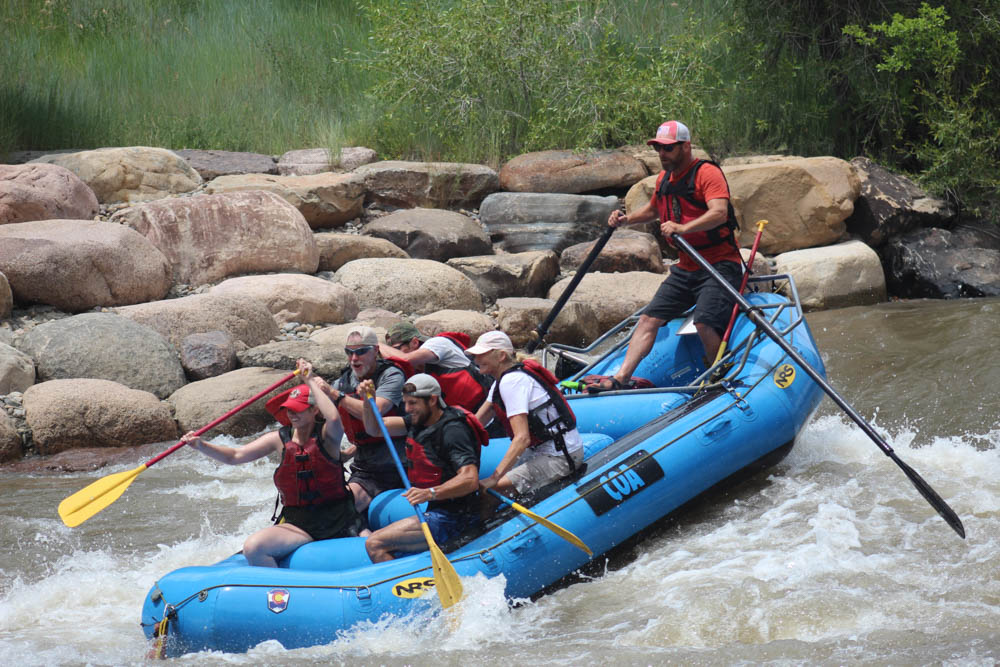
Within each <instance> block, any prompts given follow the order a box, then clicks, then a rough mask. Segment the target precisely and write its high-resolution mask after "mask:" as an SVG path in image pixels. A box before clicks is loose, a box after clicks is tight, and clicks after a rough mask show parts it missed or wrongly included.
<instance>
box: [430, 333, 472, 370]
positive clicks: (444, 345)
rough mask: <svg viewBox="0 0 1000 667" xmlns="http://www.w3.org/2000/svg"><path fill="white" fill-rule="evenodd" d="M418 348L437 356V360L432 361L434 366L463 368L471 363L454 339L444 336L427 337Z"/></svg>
mask: <svg viewBox="0 0 1000 667" xmlns="http://www.w3.org/2000/svg"><path fill="white" fill-rule="evenodd" d="M420 348H421V349H423V350H430V351H431V352H433V353H434V356H436V357H437V358H438V360H437V361H435V362H433V364H434V365H435V366H441V367H442V368H465V367H466V366H468V365H469V364H471V363H472V361H470V360H469V358H468V357H467V356H465V352H463V351H462V348H460V347H459V346H458V344H457V343H455V341H453V340H451V339H449V338H445V337H444V336H434V337H433V338H428V339H427V340H426V341H424V343H423V344H422V345H421V346H420Z"/></svg>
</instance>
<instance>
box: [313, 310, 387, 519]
mask: <svg viewBox="0 0 1000 667" xmlns="http://www.w3.org/2000/svg"><path fill="white" fill-rule="evenodd" d="M344 351H345V352H346V353H347V359H348V361H349V362H350V365H349V366H348V367H347V368H346V369H344V372H343V374H342V375H341V376H340V378H338V379H337V381H336V382H334V383H333V388H332V389H331V392H330V395H331V397H332V398H333V403H334V405H336V406H337V409H338V410H339V411H340V417H341V419H342V420H343V424H344V431H345V433H346V434H347V439H348V440H350V441H351V444H352V445H354V446H355V452H354V461H353V462H352V464H351V478H350V479H349V480H347V483H348V486H349V487H350V489H351V492H352V493H353V494H354V504H355V506H356V507H357V509H358V511H359V512H362V513H364V511H365V510H367V509H368V505H369V504H371V501H372V499H373V498H375V496H377V495H378V494H380V493H382V492H383V491H388V490H389V489H398V488H400V487H401V486H403V480H401V479H400V478H399V472H398V471H397V470H396V464H395V463H394V462H393V460H392V457H391V456H389V452H387V451H386V449H385V443H384V442H382V434H381V433H377V434H375V435H369V434H368V433H366V432H365V425H364V422H362V421H361V418H362V415H363V414H364V406H365V404H366V403H367V402H368V401H367V400H365V395H364V394H359V393H358V383H359V382H361V381H362V380H372V381H373V382H374V384H375V392H374V393H375V403H376V404H377V405H378V409H379V411H380V412H381V413H382V414H383V415H398V414H399V404H400V403H401V402H402V399H403V382H404V381H405V376H404V375H403V371H402V370H400V369H399V368H398V367H397V366H395V365H394V364H392V363H390V362H389V361H386V360H384V359H382V358H381V357H380V356H379V351H378V335H377V334H376V333H375V330H374V329H372V328H371V327H366V326H357V327H354V328H353V329H351V330H350V331H349V332H348V333H347V346H346V347H345V348H344ZM403 442H404V441H403V439H402V438H400V439H398V440H396V439H394V440H393V444H394V445H395V447H396V451H397V452H398V453H399V454H400V456H402V455H403ZM364 516H367V515H366V514H365V515H363V518H364ZM366 523H367V522H366Z"/></svg>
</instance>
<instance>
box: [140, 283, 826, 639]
mask: <svg viewBox="0 0 1000 667" xmlns="http://www.w3.org/2000/svg"><path fill="white" fill-rule="evenodd" d="M778 278H781V279H788V277H787V276H767V277H765V278H762V279H761V280H773V279H778ZM789 286H790V292H791V294H792V295H793V296H792V298H790V299H786V298H784V297H780V296H777V295H774V294H767V293H759V294H752V295H750V296H748V300H749V301H750V302H751V303H752V304H753V305H754V306H755V307H756V309H757V312H759V313H763V314H766V317H767V319H768V321H769V322H770V323H771V325H772V327H773V328H774V329H775V330H777V331H778V332H779V333H780V335H781V337H782V338H783V339H784V340H785V341H787V342H788V343H789V344H790V345H792V346H794V349H795V351H797V352H798V353H799V355H800V356H801V358H802V359H803V360H805V361H806V362H807V363H809V364H810V365H812V367H813V368H814V369H817V371H818V372H819V373H823V372H824V370H823V363H822V360H821V359H820V356H819V353H818V351H817V350H816V347H815V344H814V342H813V339H812V336H811V334H810V332H809V330H808V326H807V325H806V323H805V321H804V319H803V317H802V312H801V309H800V307H799V305H798V299H797V297H796V296H795V289H794V283H792V282H791V281H790V279H789ZM632 321H634V316H633V318H630V320H626V322H623V323H622V324H620V325H619V326H618V327H616V328H615V329H613V330H612V331H610V332H608V333H607V334H605V335H604V336H602V338H601V339H600V340H598V341H597V342H595V344H594V345H592V346H591V347H590V348H586V349H574V348H568V347H566V346H555V345H553V346H549V348H547V349H546V355H551V354H552V353H555V354H556V355H557V357H558V360H557V364H556V365H557V368H559V369H562V370H563V371H566V369H567V368H568V367H572V369H573V373H572V374H571V377H570V378H569V379H570V380H572V379H574V378H579V377H582V376H583V375H585V374H591V373H593V374H602V375H608V374H611V373H613V372H614V370H616V369H617V367H618V366H619V365H620V363H621V361H622V359H623V358H624V352H625V344H626V343H627V335H626V334H627V331H626V330H627V328H628V326H629V324H630V323H631V322H632ZM683 325H684V322H683V321H682V320H676V321H673V322H670V323H668V325H667V326H665V327H663V328H662V329H661V330H660V332H659V334H658V336H657V339H656V343H655V345H654V348H653V351H652V353H651V354H650V355H649V356H648V357H647V358H646V359H645V360H644V361H643V362H642V364H641V365H640V366H639V368H638V370H637V371H636V376H639V377H644V378H648V379H650V380H652V381H653V383H654V384H655V385H656V388H654V389H645V390H638V391H619V392H605V393H602V394H597V395H583V394H576V395H572V396H570V397H569V400H570V402H571V405H572V407H573V410H574V411H575V413H576V415H577V420H578V428H579V430H580V432H581V434H583V437H584V440H585V445H586V459H585V464H586V465H585V467H584V469H583V473H582V474H581V475H579V476H577V477H575V478H573V479H566V480H562V481H561V482H559V483H556V484H554V485H551V486H550V487H548V488H546V489H543V490H542V491H541V492H539V493H538V494H537V495H536V497H534V498H531V499H527V500H524V501H523V502H522V504H524V505H525V506H527V507H529V508H530V509H531V511H533V512H534V513H536V514H538V515H541V516H542V517H545V518H547V519H549V520H550V521H552V522H554V523H556V524H558V525H559V526H562V527H563V528H565V529H567V530H569V531H570V532H572V533H574V534H575V535H576V536H578V537H579V538H581V539H582V540H583V541H584V542H585V543H586V544H587V545H588V546H589V548H590V549H591V550H592V551H593V553H594V558H597V557H599V556H600V554H603V553H605V552H607V551H608V550H609V549H612V548H613V547H615V546H616V545H617V544H619V543H621V542H623V541H624V540H626V539H628V538H630V537H632V536H634V535H636V534H637V533H639V532H640V531H642V530H643V529H644V528H646V527H647V526H649V525H650V524H652V523H654V522H656V521H658V520H660V519H662V518H663V517H666V516H667V515H669V514H670V513H671V512H673V511H675V510H677V509H678V508H680V507H681V506H683V505H685V504H686V503H688V502H690V501H692V500H693V499H695V498H696V497H698V496H699V495H701V494H703V493H705V492H706V491H708V490H710V489H713V488H714V487H719V486H721V485H725V484H727V483H731V482H732V481H733V480H736V479H738V478H740V477H742V476H744V475H747V474H750V473H752V472H754V471H756V470H759V469H762V468H764V467H767V466H769V465H773V464H774V463H776V462H777V461H779V460H781V458H782V457H783V456H785V454H787V453H788V451H789V450H790V449H791V447H792V444H793V442H794V440H795V437H796V435H797V434H798V433H799V431H800V430H801V429H802V427H803V426H804V424H805V423H806V421H807V419H808V417H809V416H810V414H811V413H812V412H813V410H814V409H815V408H816V406H817V404H818V403H819V401H820V398H821V397H822V392H821V390H820V388H819V387H818V386H817V385H816V383H815V382H813V381H812V380H811V379H810V378H809V377H808V376H807V375H806V373H805V372H802V370H801V368H800V367H799V366H798V365H797V364H796V363H795V362H794V361H793V360H792V359H791V358H790V357H789V356H788V354H787V353H786V352H785V351H784V350H783V349H782V348H781V347H780V346H779V345H777V344H776V343H775V342H774V341H773V340H771V339H770V338H768V337H767V336H765V335H763V334H762V332H761V331H760V330H759V328H758V327H755V326H754V324H752V323H751V322H750V321H749V320H748V319H747V318H746V317H745V316H743V315H741V316H740V317H739V318H738V319H737V322H736V327H735V329H734V332H733V336H732V339H731V345H730V348H729V352H728V353H727V355H726V357H725V358H724V359H723V360H722V361H723V362H725V364H727V365H724V366H721V367H720V368H714V369H706V368H705V365H704V363H703V362H702V354H703V351H702V347H701V344H700V342H699V340H698V337H697V335H686V334H685V327H684V326H683ZM608 348H610V349H608ZM600 349H606V350H607V351H606V352H604V353H603V354H597V353H595V350H600ZM713 371H714V373H713ZM720 373H721V375H723V376H724V379H722V380H721V381H718V380H716V381H710V378H711V377H713V376H714V377H715V378H718V377H719V375H720ZM507 442H508V441H506V440H494V441H492V442H491V444H490V446H489V447H486V448H484V449H483V462H482V466H481V470H480V475H481V476H482V477H485V476H487V475H489V474H490V473H491V472H492V470H493V469H494V468H495V466H496V465H497V463H498V462H499V460H500V458H501V456H502V455H503V453H504V450H505V448H506V444H507ZM405 516H412V509H411V508H410V507H409V505H408V504H407V503H406V502H405V500H403V499H402V498H400V497H399V494H398V492H390V493H386V494H382V495H381V496H379V497H378V498H376V500H375V502H373V503H372V506H371V509H370V510H369V520H370V523H371V525H372V526H373V527H378V526H381V525H385V524H387V523H390V522H392V521H394V520H396V519H399V518H402V517H405ZM441 546H442V548H443V550H444V551H445V553H446V554H447V556H448V559H449V560H450V561H451V562H452V563H453V565H454V567H455V570H456V571H457V572H458V574H459V575H460V576H462V577H471V576H473V575H476V574H483V575H485V576H487V577H495V576H498V575H500V574H503V575H504V576H505V578H506V589H505V593H506V595H507V596H508V597H509V598H525V597H530V596H531V595H533V594H536V593H538V592H540V591H541V590H542V589H544V588H545V587H547V586H549V585H551V584H553V583H555V582H558V581H559V580H560V579H562V578H563V577H566V576H567V575H569V574H570V573H572V572H574V571H575V570H577V569H578V568H580V567H581V566H583V565H585V564H586V563H587V562H588V560H589V558H588V556H587V555H586V554H585V553H584V552H583V551H582V550H580V549H578V548H576V547H574V546H573V545H572V544H570V543H569V542H567V541H566V540H563V539H562V538H560V537H559V536H557V535H556V534H555V533H553V532H552V531H550V530H548V529H546V528H544V527H542V526H540V525H539V524H537V523H535V522H533V521H531V520H530V519H528V518H527V517H525V516H524V515H523V514H520V513H513V512H512V511H511V510H509V509H504V510H502V511H501V512H499V513H498V515H497V518H496V520H494V521H491V522H489V523H488V524H487V526H486V527H485V528H484V530H483V532H481V533H480V534H477V535H470V536H465V538H464V539H463V540H462V541H460V542H459V543H457V544H444V545H441ZM433 585H434V581H433V578H432V573H431V561H430V557H429V554H428V553H427V552H424V553H421V554H414V555H410V556H404V557H401V558H398V559H396V560H393V561H390V562H386V563H380V564H377V565H375V564H372V563H371V561H370V560H369V559H368V557H367V555H366V553H365V549H364V539H363V538H347V539H338V540H326V541H320V542H313V543H311V544H307V545H305V546H303V547H301V548H300V549H298V550H297V551H296V552H295V553H293V554H291V555H290V556H289V557H288V558H286V559H285V560H284V562H282V563H281V566H280V567H279V568H260V567H250V566H248V565H247V564H246V560H245V559H244V558H243V556H242V555H239V554H237V555H235V556H232V557H230V558H228V559H226V560H224V561H222V562H220V563H216V564H215V565H209V566H199V567H185V568H181V569H178V570H176V571H174V572H171V573H169V574H167V575H165V576H163V577H162V578H160V580H159V581H157V582H156V583H155V585H154V586H153V587H152V589H151V590H150V591H149V594H148V595H147V598H146V601H145V604H144V606H143V610H142V620H141V624H142V626H143V628H144V631H145V632H146V634H147V635H148V636H149V637H153V635H154V630H155V629H156V628H157V627H159V628H160V630H161V631H163V630H165V631H166V637H167V641H166V653H167V655H169V656H177V655H181V654H184V653H188V652H192V651H201V650H218V651H226V652H242V651H246V650H248V649H250V648H252V647H254V646H256V645H257V644H259V643H261V642H264V641H267V640H277V641H279V642H280V643H281V644H282V645H283V646H285V647H286V648H296V647H304V646H312V645H318V644H325V643H329V642H331V641H333V640H335V639H336V638H337V635H338V632H341V631H343V630H346V629H349V628H351V627H352V626H354V625H356V624H357V623H360V622H362V621H366V620H370V621H375V620H377V619H379V618H381V617H383V616H385V615H387V614H391V615H398V616H406V615H410V614H412V613H414V612H415V611H416V610H418V609H427V605H437V604H439V603H438V600H437V596H436V595H434V594H433V592H431V593H429V594H426V595H423V594H424V593H425V592H426V591H428V589H430V588H432V587H433ZM165 618H166V621H167V622H166V623H165V624H164V623H163V622H162V621H163V620H164V619H165Z"/></svg>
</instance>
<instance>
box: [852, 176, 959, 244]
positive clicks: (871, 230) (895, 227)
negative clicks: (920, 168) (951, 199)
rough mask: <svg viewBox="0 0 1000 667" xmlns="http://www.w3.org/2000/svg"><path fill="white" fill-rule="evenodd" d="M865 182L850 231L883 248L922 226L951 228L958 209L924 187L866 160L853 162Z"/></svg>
mask: <svg viewBox="0 0 1000 667" xmlns="http://www.w3.org/2000/svg"><path fill="white" fill-rule="evenodd" d="M851 166H853V167H854V171H855V172H856V173H857V175H858V178H859V180H860V182H861V195H860V196H859V197H858V199H857V200H856V201H855V202H854V212H853V213H852V214H851V216H850V217H849V218H847V220H846V224H847V231H849V232H850V233H851V234H855V235H857V236H858V237H860V238H861V240H863V241H864V242H865V243H867V244H868V245H870V246H872V247H874V248H881V247H882V246H883V245H885V242H886V241H888V240H889V238H890V237H892V236H896V235H898V234H905V233H906V232H909V231H912V230H914V229H918V228H920V227H950V226H951V223H952V222H953V220H954V218H955V214H956V211H955V207H954V206H952V205H951V204H949V203H948V202H946V201H944V200H943V199H938V198H936V197H931V196H930V195H928V194H927V192H925V191H924V190H923V189H922V188H921V187H920V186H918V185H917V184H916V183H914V182H913V181H911V180H910V179H908V178H906V177H905V176H902V175H900V174H894V173H892V172H890V171H889V170H887V169H885V168H884V167H882V166H881V165H879V164H876V163H874V162H872V161H871V160H869V159H868V158H866V157H856V158H854V159H853V160H851Z"/></svg>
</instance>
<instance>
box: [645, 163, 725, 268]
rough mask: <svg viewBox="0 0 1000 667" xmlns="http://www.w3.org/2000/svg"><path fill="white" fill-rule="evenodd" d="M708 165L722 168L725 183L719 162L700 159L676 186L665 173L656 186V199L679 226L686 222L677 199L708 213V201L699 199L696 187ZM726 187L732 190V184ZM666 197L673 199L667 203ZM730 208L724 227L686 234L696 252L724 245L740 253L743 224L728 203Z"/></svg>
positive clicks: (686, 238) (685, 237) (661, 175)
mask: <svg viewBox="0 0 1000 667" xmlns="http://www.w3.org/2000/svg"><path fill="white" fill-rule="evenodd" d="M706 164H710V165H713V166H715V167H717V168H718V169H719V173H722V178H723V180H725V178H726V175H725V173H723V172H722V167H720V166H719V164H718V163H717V162H714V161H712V160H700V159H699V160H697V161H696V162H695V163H694V165H692V166H691V168H690V169H689V170H688V175H687V178H685V179H683V180H681V181H678V182H676V183H671V182H670V178H669V175H668V174H667V173H666V172H663V173H661V174H660V178H659V179H658V180H657V183H656V197H657V199H659V200H660V201H662V202H664V208H666V209H667V210H668V211H670V214H671V215H670V219H671V220H673V221H674V222H676V223H678V224H683V222H684V221H683V220H682V215H681V207H680V202H679V201H678V199H683V200H684V201H686V202H687V203H688V204H690V205H691V206H693V207H695V208H697V209H700V210H702V211H707V210H708V202H706V201H704V200H701V199H697V198H696V197H695V188H694V181H695V178H696V177H697V176H698V170H699V169H701V168H702V166H704V165H706ZM726 187H729V181H726ZM667 197H672V198H673V199H670V200H668V199H667ZM727 206H728V212H727V215H726V222H725V224H723V225H719V226H718V227H714V228H712V229H709V230H707V231H704V232H692V233H690V234H685V235H684V239H685V240H686V241H688V243H690V244H691V246H692V247H693V248H694V249H695V250H704V249H705V248H711V247H712V246H716V245H720V244H722V243H731V244H733V246H734V247H735V248H736V250H737V252H739V248H740V246H739V242H738V241H737V240H736V232H737V231H738V230H739V228H740V223H739V221H738V220H737V219H736V210H735V209H734V208H733V202H732V201H728V202H727ZM668 240H669V239H668ZM671 245H673V244H671Z"/></svg>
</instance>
